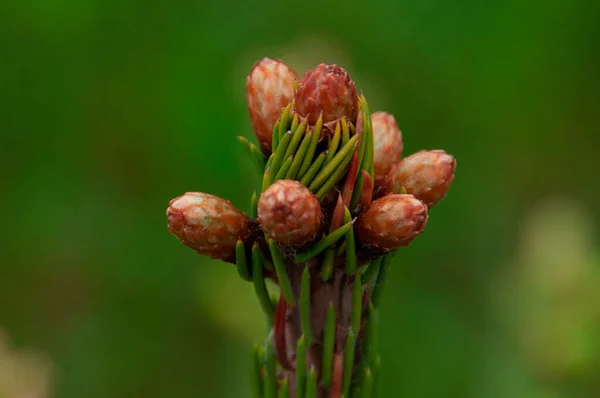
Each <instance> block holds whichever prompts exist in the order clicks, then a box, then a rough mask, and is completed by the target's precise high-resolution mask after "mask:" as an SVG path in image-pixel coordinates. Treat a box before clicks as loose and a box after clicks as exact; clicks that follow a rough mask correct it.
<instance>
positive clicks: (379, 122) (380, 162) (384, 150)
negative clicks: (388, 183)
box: [371, 112, 402, 184]
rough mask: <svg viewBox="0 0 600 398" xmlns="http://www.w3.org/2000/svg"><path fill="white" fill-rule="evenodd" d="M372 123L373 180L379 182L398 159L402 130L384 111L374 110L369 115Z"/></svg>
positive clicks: (382, 180)
mask: <svg viewBox="0 0 600 398" xmlns="http://www.w3.org/2000/svg"><path fill="white" fill-rule="evenodd" d="M371 122H372V124H373V144H374V155H375V157H374V159H373V165H374V167H375V182H376V183H377V184H381V183H383V182H384V181H385V176H386V175H387V173H388V172H389V171H390V169H391V168H392V166H393V165H395V164H396V163H398V162H399V161H400V155H402V132H401V131H400V129H399V128H398V125H397V124H396V119H394V116H392V115H390V114H389V113H386V112H375V113H374V114H372V115H371Z"/></svg>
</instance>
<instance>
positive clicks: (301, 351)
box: [296, 335, 306, 398]
mask: <svg viewBox="0 0 600 398" xmlns="http://www.w3.org/2000/svg"><path fill="white" fill-rule="evenodd" d="M305 396H306V345H304V335H302V336H300V338H299V339H298V343H296V397H297V398H304V397H305Z"/></svg>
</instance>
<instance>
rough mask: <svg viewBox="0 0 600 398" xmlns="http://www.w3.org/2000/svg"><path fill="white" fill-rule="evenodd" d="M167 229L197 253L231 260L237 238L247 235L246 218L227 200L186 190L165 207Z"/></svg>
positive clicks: (247, 221) (248, 230)
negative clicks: (186, 191)
mask: <svg viewBox="0 0 600 398" xmlns="http://www.w3.org/2000/svg"><path fill="white" fill-rule="evenodd" d="M167 220H168V222H169V231H171V233H172V234H173V235H175V236H176V237H177V238H179V240H181V242H182V243H183V244H184V245H186V246H188V247H190V248H192V249H194V250H195V251H197V252H198V253H200V254H204V255H206V256H210V257H212V258H215V259H220V260H225V261H233V260H234V258H235V247H236V243H237V241H238V239H243V238H245V237H246V236H248V235H249V233H250V229H249V218H248V217H247V216H246V215H245V214H244V213H242V212H241V211H239V210H238V209H236V208H235V206H233V204H231V202H229V201H228V200H225V199H222V198H219V197H218V196H214V195H210V194H207V193H201V192H188V193H186V194H185V195H182V196H180V197H178V198H175V199H173V200H171V202H170V203H169V207H168V208H167Z"/></svg>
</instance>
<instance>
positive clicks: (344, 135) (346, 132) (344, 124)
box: [342, 118, 350, 146]
mask: <svg viewBox="0 0 600 398" xmlns="http://www.w3.org/2000/svg"><path fill="white" fill-rule="evenodd" d="M348 140H350V129H349V128H348V122H347V121H346V118H342V146H344V145H346V143H347V142H348Z"/></svg>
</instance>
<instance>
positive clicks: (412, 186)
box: [386, 150, 456, 209]
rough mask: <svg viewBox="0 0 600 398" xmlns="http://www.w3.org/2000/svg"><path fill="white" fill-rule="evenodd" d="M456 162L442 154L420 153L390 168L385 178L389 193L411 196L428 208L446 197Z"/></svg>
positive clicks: (441, 152)
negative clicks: (408, 194)
mask: <svg viewBox="0 0 600 398" xmlns="http://www.w3.org/2000/svg"><path fill="white" fill-rule="evenodd" d="M455 167H456V160H455V159H454V157H453V156H452V155H449V154H447V153H446V152H444V151H442V150H435V151H420V152H417V153H415V154H413V155H411V156H409V157H407V158H404V159H402V161H401V162H400V163H399V164H397V165H396V166H394V167H393V168H392V170H390V172H389V174H388V176H387V180H386V181H387V186H388V189H389V190H390V191H391V192H396V193H397V192H402V187H404V189H405V190H406V192H407V193H410V194H413V195H414V196H415V197H416V198H417V199H419V200H422V201H423V202H425V204H426V205H427V206H428V208H430V209H431V208H432V207H433V206H434V205H435V204H436V203H438V202H439V201H440V200H442V199H443V198H444V196H446V193H447V192H448V189H449V188H450V185H451V184H452V181H454V169H455Z"/></svg>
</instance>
